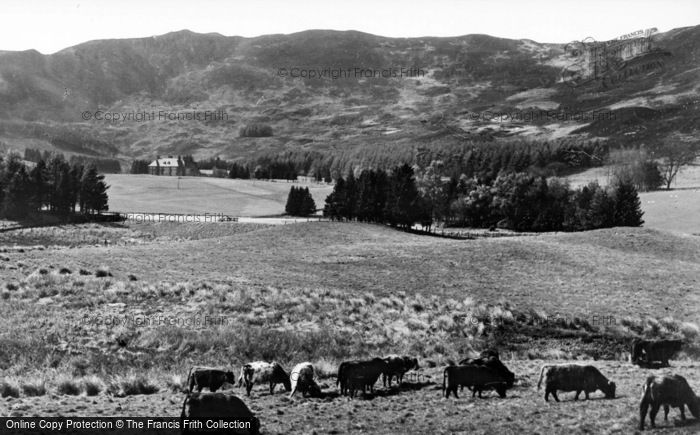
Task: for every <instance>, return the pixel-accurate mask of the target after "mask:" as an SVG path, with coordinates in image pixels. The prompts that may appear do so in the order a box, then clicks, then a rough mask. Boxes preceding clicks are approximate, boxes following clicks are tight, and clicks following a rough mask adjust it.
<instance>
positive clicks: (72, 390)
mask: <svg viewBox="0 0 700 435" xmlns="http://www.w3.org/2000/svg"><path fill="white" fill-rule="evenodd" d="M81 391H82V389H81V385H80V380H79V379H76V378H73V377H70V376H65V375H61V376H60V377H59V378H58V379H57V380H56V392H57V393H58V394H63V395H67V396H77V395H79V394H80V392H81Z"/></svg>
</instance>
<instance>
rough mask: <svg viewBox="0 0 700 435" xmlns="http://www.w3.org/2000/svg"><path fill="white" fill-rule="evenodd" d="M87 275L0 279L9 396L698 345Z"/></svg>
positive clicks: (624, 326)
mask: <svg viewBox="0 0 700 435" xmlns="http://www.w3.org/2000/svg"><path fill="white" fill-rule="evenodd" d="M97 275H98V274H96V275H90V276H79V275H77V274H73V275H67V274H61V273H60V272H56V271H51V272H48V271H47V270H45V269H43V270H37V271H35V272H33V273H31V274H29V275H28V276H27V277H26V278H25V279H24V280H22V281H20V282H18V283H14V284H13V285H12V286H11V287H7V288H6V286H5V285H4V284H3V289H4V290H3V293H2V295H3V296H2V297H3V299H4V300H3V301H2V304H1V305H0V330H2V331H4V333H3V334H2V335H0V369H2V373H3V376H4V378H5V379H6V380H8V379H9V380H10V381H7V382H6V383H8V382H9V383H8V385H9V387H8V388H10V393H13V391H11V390H12V387H13V385H12V382H11V380H12V379H19V378H22V379H29V380H30V381H31V382H30V383H31V384H32V385H29V386H27V387H26V388H27V389H28V391H30V390H31V391H34V390H36V389H39V390H41V388H44V389H45V385H46V384H48V386H49V388H55V389H56V390H57V391H68V392H69V393H66V394H72V393H71V392H76V389H77V393H76V394H78V393H79V392H80V391H81V389H82V391H85V392H86V394H87V393H88V392H93V393H94V394H99V392H101V391H112V392H113V393H114V394H122V395H127V394H129V391H142V390H143V391H156V390H157V389H158V388H159V387H158V386H160V388H163V387H165V388H175V389H177V388H180V387H181V386H182V383H183V382H184V377H186V374H187V370H188V369H189V367H191V366H192V365H215V366H224V367H230V368H232V369H234V370H236V369H237V368H238V367H239V366H240V364H241V363H243V362H247V361H251V360H257V359H264V360H277V361H280V362H281V363H283V364H284V365H287V366H289V365H292V364H293V363H296V362H300V361H306V360H309V361H313V362H315V363H316V364H317V366H318V369H319V372H320V375H321V376H330V375H332V374H333V373H334V371H335V370H336V367H337V364H338V363H339V362H340V361H342V360H344V359H350V358H358V357H372V356H380V355H386V354H390V353H399V354H407V355H414V356H417V357H418V358H419V360H420V361H421V366H426V367H431V366H432V367H434V366H441V365H445V364H449V363H450V362H455V361H459V360H460V359H461V358H464V357H467V356H472V355H474V354H475V353H476V352H478V351H479V350H481V349H483V348H485V347H489V346H496V347H498V348H499V350H500V351H501V353H502V358H506V359H540V358H546V359H590V358H594V359H598V358H602V359H616V360H625V359H627V358H628V349H629V342H630V341H631V339H633V338H634V337H639V336H643V337H674V338H682V339H684V340H686V341H687V342H688V343H690V345H689V346H688V347H687V348H686V351H685V352H684V356H685V357H687V356H691V357H694V356H697V354H698V348H699V347H700V346H699V345H700V340H699V336H700V333H699V330H698V326H697V325H695V324H693V323H688V322H686V323H682V322H679V321H676V320H674V319H672V318H662V319H654V318H644V319H642V318H637V319H634V318H625V319H621V320H620V321H616V322H614V323H609V324H607V323H602V324H592V323H591V321H590V320H588V319H584V318H579V317H575V316H571V317H561V316H550V315H548V313H545V312H543V311H534V310H529V309H526V310H518V308H517V307H514V306H512V305H511V304H509V303H507V302H504V303H501V304H490V305H487V304H482V303H479V302H478V301H475V300H473V299H471V298H470V297H468V296H466V297H465V298H464V299H462V300H457V299H446V298H440V297H438V296H426V295H422V294H413V295H407V294H404V293H401V292H397V293H395V294H393V295H390V296H376V295H374V294H373V293H371V292H369V291H358V292H347V291H340V290H324V289H319V288H288V289H282V288H274V287H270V286H266V285H263V284H259V283H255V282H247V281H245V280H242V279H238V280H233V279H232V280H227V281H216V282H214V281H196V282H195V281H191V282H166V281H162V282H157V283H148V282H142V281H122V280H117V279H115V278H113V277H110V276H109V274H106V276H105V275H103V274H99V275H102V277H98V276H97ZM19 331H21V332H22V333H21V334H20V333H18V332H19ZM139 373H140V374H144V373H146V374H148V375H147V379H144V378H142V377H141V378H140V377H138V376H136V374H139ZM27 375H30V376H28V377H27ZM100 380H102V382H100ZM27 382H29V381H27ZM71 382H72V383H73V384H75V385H74V387H71V385H70V383H71ZM134 385H136V386H134ZM33 386H34V387H33ZM19 387H20V385H19V384H17V385H16V388H17V389H18V390H19V389H20V388H19ZM21 387H22V388H25V387H24V385H21ZM134 389H135V390H134ZM95 391H96V393H95Z"/></svg>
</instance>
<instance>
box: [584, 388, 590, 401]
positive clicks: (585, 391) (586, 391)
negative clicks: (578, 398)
mask: <svg viewBox="0 0 700 435" xmlns="http://www.w3.org/2000/svg"><path fill="white" fill-rule="evenodd" d="M583 392H584V393H586V400H588V399H589V397H588V390H583Z"/></svg>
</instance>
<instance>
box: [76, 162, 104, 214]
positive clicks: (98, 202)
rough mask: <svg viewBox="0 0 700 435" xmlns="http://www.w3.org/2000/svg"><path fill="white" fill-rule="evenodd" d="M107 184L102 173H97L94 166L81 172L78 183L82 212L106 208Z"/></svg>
mask: <svg viewBox="0 0 700 435" xmlns="http://www.w3.org/2000/svg"><path fill="white" fill-rule="evenodd" d="M107 189H109V186H107V185H106V184H105V182H104V175H101V174H98V173H97V169H96V168H95V167H94V166H89V167H88V168H87V169H86V170H85V171H84V173H83V177H82V179H81V183H80V202H81V211H82V212H83V213H86V214H87V213H100V212H102V211H106V210H108V198H107Z"/></svg>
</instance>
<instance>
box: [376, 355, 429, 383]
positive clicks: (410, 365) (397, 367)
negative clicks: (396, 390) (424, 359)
mask: <svg viewBox="0 0 700 435" xmlns="http://www.w3.org/2000/svg"><path fill="white" fill-rule="evenodd" d="M384 361H385V362H386V365H387V368H386V370H385V371H384V373H383V374H382V385H384V386H385V387H386V386H387V385H386V383H387V379H388V380H389V387H390V388H391V380H392V378H394V377H396V382H397V383H398V384H399V386H401V382H403V376H404V375H405V374H406V372H407V371H409V370H418V369H419V368H420V367H419V366H418V359H417V358H412V357H410V356H398V355H389V356H386V357H384Z"/></svg>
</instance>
